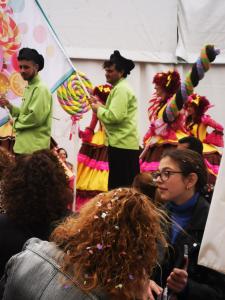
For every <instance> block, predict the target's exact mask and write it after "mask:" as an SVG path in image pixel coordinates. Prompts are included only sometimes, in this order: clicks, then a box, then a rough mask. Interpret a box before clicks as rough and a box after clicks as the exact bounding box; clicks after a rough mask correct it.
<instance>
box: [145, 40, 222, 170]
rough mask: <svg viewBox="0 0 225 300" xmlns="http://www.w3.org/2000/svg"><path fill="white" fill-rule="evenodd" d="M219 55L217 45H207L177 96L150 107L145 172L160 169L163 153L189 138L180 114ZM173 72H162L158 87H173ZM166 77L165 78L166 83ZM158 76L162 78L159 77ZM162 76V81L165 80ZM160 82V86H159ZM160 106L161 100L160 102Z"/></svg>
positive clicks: (154, 102)
mask: <svg viewBox="0 0 225 300" xmlns="http://www.w3.org/2000/svg"><path fill="white" fill-rule="evenodd" d="M218 54H219V50H217V49H214V46H212V45H207V46H205V47H204V48H203V49H202V51H201V54H200V57H199V58H198V59H197V61H196V62H195V63H194V65H193V66H192V69H191V71H190V72H189V73H188V74H187V76H186V79H185V81H184V82H183V83H182V84H181V85H180V87H177V86H176V88H177V91H176V88H174V93H175V92H176V94H174V95H173V96H172V97H171V98H169V99H168V100H167V101H166V103H165V102H164V103H163V105H162V106H160V105H159V106H158V108H156V109H155V110H154V105H155V106H156V107H157V101H158V100H157V99H156V100H155V101H153V102H151V103H152V106H150V114H151V110H152V109H153V112H152V114H153V117H150V121H151V124H150V127H149V130H148V132H147V134H146V135H145V137H144V146H145V148H144V151H143V152H142V154H141V157H140V166H141V171H142V172H151V171H155V170H157V169H158V165H159V160H160V156H161V154H162V152H163V151H164V150H165V149H167V148H171V147H172V146H176V145H177V142H178V139H180V138H182V137H185V136H187V134H186V133H185V132H184V130H183V129H182V126H183V125H182V123H183V116H182V114H181V113H180V111H181V110H182V109H183V107H184V104H185V103H186V102H187V100H188V96H189V95H191V94H193V90H194V87H196V86H197V85H198V83H199V81H200V80H201V79H202V78H203V77H204V73H205V72H207V71H208V69H209V66H210V62H212V61H214V60H215V58H216V56H217V55H218ZM174 72H175V71H173V72H170V73H169V72H168V73H158V74H156V76H155V77H154V79H153V83H155V84H156V86H157V85H158V86H160V87H164V91H166V87H169V86H170V84H171V82H172V83H173V81H172V78H173V77H172V75H173V73H174ZM165 75H167V76H166V79H167V80H166V81H165V79H164V80H162V79H163V78H164V77H165ZM157 76H158V77H157ZM161 77H162V79H161ZM158 82H159V83H158ZM159 103H160V100H159Z"/></svg>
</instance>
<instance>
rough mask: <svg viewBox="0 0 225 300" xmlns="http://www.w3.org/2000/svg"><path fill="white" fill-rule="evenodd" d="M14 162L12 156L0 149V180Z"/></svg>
mask: <svg viewBox="0 0 225 300" xmlns="http://www.w3.org/2000/svg"><path fill="white" fill-rule="evenodd" d="M13 162H14V156H13V155H12V154H11V153H10V152H8V151H7V150H6V149H5V148H3V147H0V180H1V179H2V177H3V174H4V171H5V170H6V169H7V168H8V167H9V166H10V165H11V164H12V163H13Z"/></svg>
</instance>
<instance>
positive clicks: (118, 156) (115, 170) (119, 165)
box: [108, 146, 140, 190]
mask: <svg viewBox="0 0 225 300" xmlns="http://www.w3.org/2000/svg"><path fill="white" fill-rule="evenodd" d="M108 160H109V181H108V189H109V190H111V189H114V188H117V187H124V186H131V184H132V182H133V179H134V177H135V176H136V175H137V174H138V173H140V167H139V150H129V149H120V148H115V147H111V146H108Z"/></svg>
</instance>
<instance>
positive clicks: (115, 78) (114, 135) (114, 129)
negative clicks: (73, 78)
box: [90, 50, 139, 189]
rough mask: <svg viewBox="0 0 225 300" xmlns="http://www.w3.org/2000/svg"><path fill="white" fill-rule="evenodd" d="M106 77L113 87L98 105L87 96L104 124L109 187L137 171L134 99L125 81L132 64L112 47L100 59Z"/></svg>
mask: <svg viewBox="0 0 225 300" xmlns="http://www.w3.org/2000/svg"><path fill="white" fill-rule="evenodd" d="M103 67H104V69H105V75H106V80H107V82H108V83H110V84H111V85H112V86H113V88H112V90H111V92H110V94H109V96H108V98H107V101H106V104H105V105H102V104H101V103H100V102H98V101H97V100H96V98H95V97H91V99H90V102H91V106H92V109H93V111H94V112H96V113H97V116H98V119H99V120H100V121H101V122H102V123H103V124H104V126H105V129H106V135H107V138H108V160H109V182H108V188H109V189H113V188H117V187H121V186H129V185H131V184H132V182H133V179H134V177H135V175H136V174H138V173H139V136H138V124H137V99H136V96H135V95H134V92H133V90H132V89H131V87H130V86H129V84H128V82H127V81H126V79H125V78H126V77H127V75H128V74H130V71H131V70H132V69H133V68H134V63H133V61H132V60H129V59H126V58H125V57H123V56H121V55H120V53H119V51H117V50H116V51H114V53H113V54H112V55H111V56H110V59H109V60H107V61H105V62H104V65H103Z"/></svg>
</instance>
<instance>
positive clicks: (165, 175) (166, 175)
mask: <svg viewBox="0 0 225 300" xmlns="http://www.w3.org/2000/svg"><path fill="white" fill-rule="evenodd" d="M182 173H183V172H180V171H172V170H171V171H170V170H167V171H162V172H159V171H158V172H154V173H152V177H153V181H154V182H156V180H157V179H158V177H160V179H161V180H162V181H167V180H168V179H169V178H170V176H171V175H174V174H182Z"/></svg>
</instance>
